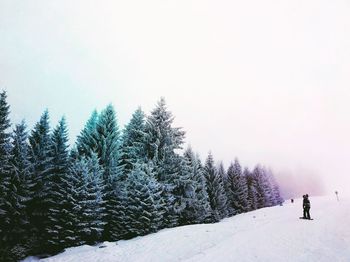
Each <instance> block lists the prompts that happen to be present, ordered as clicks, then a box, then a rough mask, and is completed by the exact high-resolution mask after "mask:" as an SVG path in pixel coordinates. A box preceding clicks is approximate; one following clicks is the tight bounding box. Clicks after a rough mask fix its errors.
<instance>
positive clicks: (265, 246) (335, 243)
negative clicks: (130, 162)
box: [43, 197, 350, 262]
mask: <svg viewBox="0 0 350 262" xmlns="http://www.w3.org/2000/svg"><path fill="white" fill-rule="evenodd" d="M310 200H311V205H312V206H311V216H312V217H314V218H315V220H313V221H308V220H301V219H299V217H300V216H301V213H302V208H301V205H302V204H301V199H297V200H296V201H295V202H294V204H290V203H286V204H285V205H284V206H278V207H272V208H264V209H260V210H257V211H254V212H250V213H246V214H242V215H238V216H234V217H232V218H228V219H225V220H223V221H221V222H220V223H216V224H209V225H208V224H206V225H205V224H201V225H191V226H183V227H178V228H172V229H165V230H162V231H160V232H158V233H155V234H151V235H148V236H144V237H138V238H135V239H132V240H128V241H118V242H116V243H108V242H105V243H104V245H105V246H106V247H105V248H99V247H90V246H80V247H75V248H70V249H68V250H66V251H65V252H64V253H62V254H59V255H57V256H54V257H51V258H47V259H45V260H43V261H55V262H56V261H57V262H58V261H62V262H63V261H64V262H69V261H84V262H88V261H94V262H96V261H113V262H116V261H123V262H124V261H162V262H163V261H208V262H209V261H210V262H212V261H293V262H294V261H308V262H309V261H317V262H320V261H327V262H328V261H350V224H349V221H350V199H344V200H341V201H340V202H337V201H336V200H335V198H334V197H332V198H331V197H315V198H312V197H311V198H310Z"/></svg>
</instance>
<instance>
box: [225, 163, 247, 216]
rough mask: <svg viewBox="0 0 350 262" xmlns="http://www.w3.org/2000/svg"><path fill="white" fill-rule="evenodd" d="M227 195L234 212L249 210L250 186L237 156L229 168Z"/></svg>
mask: <svg viewBox="0 0 350 262" xmlns="http://www.w3.org/2000/svg"><path fill="white" fill-rule="evenodd" d="M227 195H228V202H229V206H230V208H231V209H232V210H234V212H235V213H233V214H239V213H243V212H246V211H247V210H248V202H247V201H248V187H247V183H246V179H245V177H244V176H243V174H242V167H241V165H240V163H239V161H238V159H237V158H236V159H235V162H234V164H232V163H231V165H230V166H229V168H228V170H227Z"/></svg>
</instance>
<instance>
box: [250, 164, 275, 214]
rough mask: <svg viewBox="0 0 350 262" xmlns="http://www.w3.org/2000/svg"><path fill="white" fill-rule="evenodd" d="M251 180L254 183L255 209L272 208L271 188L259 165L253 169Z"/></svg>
mask: <svg viewBox="0 0 350 262" xmlns="http://www.w3.org/2000/svg"><path fill="white" fill-rule="evenodd" d="M253 179H254V180H255V182H256V192H257V208H263V207H268V206H272V192H271V187H270V184H269V181H268V178H267V176H266V173H265V170H264V169H263V168H262V167H261V166H260V165H257V166H256V167H255V168H254V170H253Z"/></svg>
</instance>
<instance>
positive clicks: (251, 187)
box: [243, 168, 258, 211]
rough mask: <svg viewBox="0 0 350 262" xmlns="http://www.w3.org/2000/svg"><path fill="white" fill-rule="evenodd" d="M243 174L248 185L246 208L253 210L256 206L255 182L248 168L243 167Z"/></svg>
mask: <svg viewBox="0 0 350 262" xmlns="http://www.w3.org/2000/svg"><path fill="white" fill-rule="evenodd" d="M243 176H244V177H245V178H246V182H247V187H248V209H249V211H253V210H255V209H257V208H258V193H257V182H256V180H255V179H254V176H253V174H252V173H251V172H250V171H249V170H248V168H245V169H244V171H243Z"/></svg>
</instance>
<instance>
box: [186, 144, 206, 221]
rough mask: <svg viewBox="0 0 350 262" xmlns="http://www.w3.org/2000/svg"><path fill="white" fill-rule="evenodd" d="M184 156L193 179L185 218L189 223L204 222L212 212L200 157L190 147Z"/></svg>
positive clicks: (191, 179)
mask: <svg viewBox="0 0 350 262" xmlns="http://www.w3.org/2000/svg"><path fill="white" fill-rule="evenodd" d="M184 158H185V159H186V165H187V166H188V168H189V173H190V181H191V188H190V189H191V190H190V196H191V201H190V202H189V204H188V205H187V206H186V208H185V210H184V216H185V218H186V219H185V220H186V221H187V223H189V224H194V223H203V222H205V221H206V220H207V218H208V217H209V216H210V212H211V210H210V204H209V198H208V193H207V188H206V181H205V177H204V174H203V170H202V168H201V164H200V160H199V158H198V157H196V156H195V155H194V153H193V151H192V149H191V148H190V147H189V148H188V149H187V150H186V151H185V152H184Z"/></svg>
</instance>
